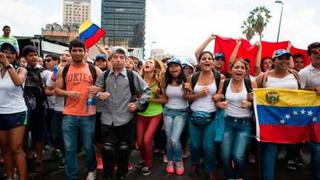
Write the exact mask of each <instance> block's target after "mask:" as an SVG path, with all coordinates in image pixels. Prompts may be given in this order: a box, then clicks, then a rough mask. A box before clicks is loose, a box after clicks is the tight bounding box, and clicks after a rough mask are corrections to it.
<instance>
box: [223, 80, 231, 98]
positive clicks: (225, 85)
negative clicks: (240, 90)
mask: <svg viewBox="0 0 320 180" xmlns="http://www.w3.org/2000/svg"><path fill="white" fill-rule="evenodd" d="M230 80H231V79H230V78H228V79H225V80H224V82H223V95H224V96H226V92H227V87H228V85H229V83H230Z"/></svg>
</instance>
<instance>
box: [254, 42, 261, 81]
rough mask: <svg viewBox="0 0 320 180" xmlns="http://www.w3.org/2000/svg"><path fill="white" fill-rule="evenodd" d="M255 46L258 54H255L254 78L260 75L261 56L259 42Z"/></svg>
mask: <svg viewBox="0 0 320 180" xmlns="http://www.w3.org/2000/svg"><path fill="white" fill-rule="evenodd" d="M256 46H257V47H258V52H257V56H256V62H255V64H254V67H255V71H256V76H258V75H260V74H261V54H262V46H261V42H260V41H259V42H257V43H256Z"/></svg>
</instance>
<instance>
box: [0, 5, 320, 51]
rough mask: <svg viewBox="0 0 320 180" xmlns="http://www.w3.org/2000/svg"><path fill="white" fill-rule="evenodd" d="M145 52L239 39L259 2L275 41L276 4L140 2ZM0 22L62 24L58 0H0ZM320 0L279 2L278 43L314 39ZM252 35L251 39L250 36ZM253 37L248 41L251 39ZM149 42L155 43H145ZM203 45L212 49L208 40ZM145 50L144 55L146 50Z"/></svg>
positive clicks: (318, 37) (34, 28)
mask: <svg viewBox="0 0 320 180" xmlns="http://www.w3.org/2000/svg"><path fill="white" fill-rule="evenodd" d="M146 1H147V12H146V40H145V42H146V47H145V48H146V50H147V52H148V51H149V50H150V48H163V49H165V51H166V52H168V53H170V54H174V55H179V56H181V55H183V56H193V54H194V51H195V49H196V48H197V47H198V46H199V45H200V43H201V42H202V41H203V40H205V39H206V38H207V37H208V36H209V35H210V33H216V34H218V35H221V36H225V37H233V38H238V37H244V36H243V35H242V33H241V32H242V29H241V28H240V27H241V25H242V21H243V20H245V19H246V18H247V17H248V15H249V11H251V10H252V9H254V8H255V7H256V6H260V5H264V6H266V7H267V8H268V9H269V10H270V11H271V15H272V18H271V20H270V23H269V24H268V26H267V28H266V30H265V31H264V37H263V40H265V41H276V37H277V30H278V24H279V19H280V11H281V5H280V4H276V3H274V1H273V0H224V1H222V0H220V1H218V0H197V1H195V0H146ZM0 2H1V7H2V8H1V11H0V26H1V27H2V26H3V25H5V24H8V25H10V26H11V27H12V35H18V36H22V35H28V36H33V35H34V34H40V33H41V27H44V26H45V24H48V23H53V22H58V23H59V24H62V5H63V0H0ZM91 4H92V5H91V21H93V22H94V23H96V24H98V25H100V20H101V15H100V13H101V11H100V5H101V0H91ZM319 9H320V1H319V0H303V1H302V0H284V9H283V18H282V26H281V33H280V41H282V40H290V41H291V42H292V44H293V45H295V46H296V47H298V48H303V49H305V48H306V47H307V45H308V44H310V43H311V42H314V41H320V20H319V17H320V11H319ZM256 39H257V38H256ZM254 41H255V40H252V43H254ZM151 42H155V43H151ZM208 48H209V49H212V48H213V45H212V44H210V45H209V47H208ZM147 54H148V53H147Z"/></svg>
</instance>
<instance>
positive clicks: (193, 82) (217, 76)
mask: <svg viewBox="0 0 320 180" xmlns="http://www.w3.org/2000/svg"><path fill="white" fill-rule="evenodd" d="M213 75H214V80H215V82H216V86H217V92H218V90H219V86H220V79H221V74H220V72H219V71H216V70H213ZM199 76H200V72H195V73H194V74H193V75H192V77H191V85H192V89H194V87H195V86H196V84H197V82H198V79H199Z"/></svg>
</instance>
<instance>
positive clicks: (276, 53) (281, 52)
mask: <svg viewBox="0 0 320 180" xmlns="http://www.w3.org/2000/svg"><path fill="white" fill-rule="evenodd" d="M283 55H289V56H292V55H291V53H290V52H289V51H287V50H285V49H278V50H275V51H274V52H273V55H272V59H275V58H278V57H280V56H283Z"/></svg>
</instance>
